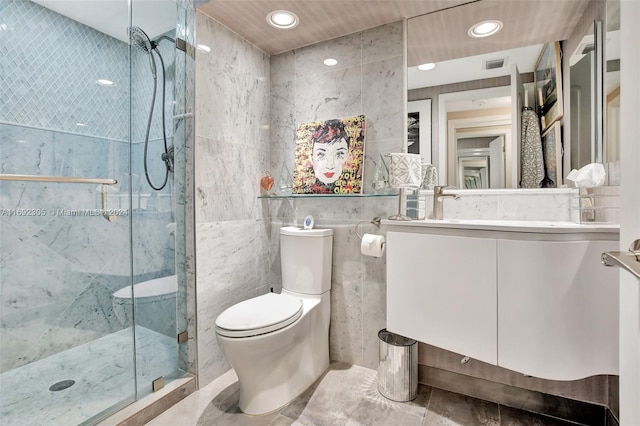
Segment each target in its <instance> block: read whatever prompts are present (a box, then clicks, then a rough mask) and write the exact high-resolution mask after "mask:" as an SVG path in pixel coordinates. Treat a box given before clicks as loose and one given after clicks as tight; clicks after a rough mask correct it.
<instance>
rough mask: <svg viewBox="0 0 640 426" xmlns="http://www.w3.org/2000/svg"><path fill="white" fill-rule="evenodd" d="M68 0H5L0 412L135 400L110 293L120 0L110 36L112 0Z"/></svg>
mask: <svg viewBox="0 0 640 426" xmlns="http://www.w3.org/2000/svg"><path fill="white" fill-rule="evenodd" d="M40 3H42V4H40ZM63 3H66V4H67V5H69V4H71V6H72V7H71V8H69V9H63V8H57V7H58V6H60V5H61V4H63ZM74 3H75V5H76V6H77V3H76V2H45V1H38V2H32V1H10V0H0V58H1V59H0V61H2V64H1V65H2V67H1V68H2V69H3V73H2V75H1V76H0V79H1V81H0V99H1V103H2V104H1V105H0V164H1V166H0V173H1V175H2V180H0V324H1V325H0V424H7V425H8V424H47V425H72V424H81V423H85V422H86V423H94V422H95V421H97V419H99V418H101V417H104V416H105V415H107V414H109V413H111V412H113V411H115V410H117V409H118V408H119V407H121V406H124V405H126V404H128V403H130V402H131V401H133V400H134V399H135V398H136V388H135V357H134V339H133V336H134V329H133V326H132V323H131V322H130V318H132V317H133V315H132V313H131V311H127V309H129V310H131V309H132V308H131V307H128V308H127V307H125V309H121V308H123V307H122V306H120V305H117V304H115V303H114V294H115V293H117V292H118V291H121V290H122V289H125V291H127V289H130V288H131V284H132V274H131V270H132V261H131V237H130V233H131V223H130V219H131V216H130V211H131V209H130V194H131V185H130V180H131V179H130V177H131V171H130V163H131V161H130V155H131V154H130V143H129V142H130V141H129V102H130V101H129V99H130V90H129V87H130V85H129V79H130V77H129V44H128V36H127V33H126V28H127V27H128V26H129V15H130V13H129V6H128V5H127V4H126V2H125V3H124V6H123V8H122V10H120V12H121V14H120V17H119V18H118V19H116V21H118V25H117V26H118V27H120V30H121V34H120V31H118V33H117V34H116V33H114V34H111V35H108V34H106V33H105V31H107V30H106V29H100V30H97V29H95V28H94V27H92V26H91V25H93V26H96V27H98V26H99V25H98V24H99V23H100V21H101V20H102V19H103V16H105V14H106V13H107V12H108V13H109V14H113V13H114V12H116V9H117V8H113V7H111V6H113V4H109V8H108V9H107V10H103V11H100V10H98V9H97V8H99V7H100V5H99V3H103V5H106V3H108V2H94V3H93V4H92V10H91V13H90V14H89V16H84V15H83V14H82V13H80V14H78V13H77V12H79V9H80V8H78V7H73V5H74ZM43 5H45V6H47V7H45V6H43ZM61 7H64V5H62V6H61ZM52 8H55V10H54V9H52ZM96 18H97V19H96ZM34 177H35V178H34ZM34 179H40V180H34ZM92 179H99V180H92ZM105 208H106V209H107V211H106V212H105ZM105 213H106V214H105Z"/></svg>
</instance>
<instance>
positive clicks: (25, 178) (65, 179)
mask: <svg viewBox="0 0 640 426" xmlns="http://www.w3.org/2000/svg"><path fill="white" fill-rule="evenodd" d="M0 180H7V181H19V182H53V183H93V184H98V185H102V188H101V193H102V194H101V195H102V197H101V198H102V209H101V210H102V216H103V217H104V218H105V219H107V220H108V221H109V222H115V220H116V215H113V214H109V212H108V210H107V185H115V184H117V183H118V181H117V180H116V179H100V178H79V177H69V176H39V175H12V174H0Z"/></svg>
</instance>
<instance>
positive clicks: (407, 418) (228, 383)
mask: <svg viewBox="0 0 640 426" xmlns="http://www.w3.org/2000/svg"><path fill="white" fill-rule="evenodd" d="M238 389H239V386H238V382H237V376H236V375H235V373H234V372H233V371H230V372H228V373H226V374H224V375H223V376H222V377H220V378H219V379H217V380H216V381H214V382H213V383H211V384H210V385H208V386H206V387H204V388H203V389H201V390H200V391H197V392H195V393H193V394H191V395H190V396H188V397H187V398H185V399H184V400H183V401H181V402H180V403H178V404H177V405H175V406H173V407H172V408H170V409H169V410H168V411H166V412H164V413H163V414H161V415H160V416H158V417H156V418H155V419H154V420H152V421H151V422H149V423H147V425H149V426H206V425H216V426H218V425H247V426H262V425H264V426H288V425H318V426H321V425H327V426H329V425H330V426H336V425H354V426H355V425H367V426H369V425H381V426H412V425H416V426H426V425H513V426H515V425H536V426H546V425H575V423H570V422H566V421H563V420H558V419H552V418H548V417H544V416H541V415H536V414H533V413H528V412H525V411H521V410H516V409H513V408H509V407H505V406H503V405H499V404H495V403H491V402H486V401H482V400H479V399H475V398H471V397H467V396H464V395H460V394H456V393H452V392H447V391H444V390H441V389H437V388H432V387H429V386H422V385H421V386H420V388H419V391H418V397H417V398H416V399H415V400H413V401H411V402H405V403H400V402H394V401H390V400H388V399H386V398H384V397H383V396H382V395H380V393H379V392H378V390H377V382H376V371H374V370H370V369H367V368H363V367H359V366H354V365H349V364H345V363H332V364H331V366H330V367H329V370H327V372H326V373H325V374H324V375H323V376H322V377H321V378H320V379H319V380H318V381H317V382H316V383H315V384H314V385H313V386H311V388H309V389H308V390H307V391H306V392H304V393H303V394H302V395H300V396H299V397H298V398H297V399H295V400H294V401H292V402H291V403H290V404H288V405H286V406H285V407H283V408H282V409H280V410H278V411H277V412H274V413H270V414H266V415H263V416H248V415H246V414H243V413H241V412H240V410H239V409H238Z"/></svg>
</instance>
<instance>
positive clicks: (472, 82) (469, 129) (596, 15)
mask: <svg viewBox="0 0 640 426" xmlns="http://www.w3.org/2000/svg"><path fill="white" fill-rule="evenodd" d="M617 1H619V0H617ZM604 4H605V3H603V2H601V1H597V0H583V1H572V2H543V3H537V2H534V1H522V2H508V3H505V2H493V1H476V2H471V3H467V4H464V5H461V6H458V7H454V8H450V9H446V10H442V11H438V12H434V13H431V14H428V15H423V16H419V17H415V18H411V19H409V20H408V22H407V32H408V38H407V48H408V52H407V65H408V70H407V81H408V101H409V109H410V110H411V108H412V104H414V103H415V102H417V101H423V100H429V101H430V107H431V120H430V125H431V132H430V134H431V140H430V143H431V150H430V152H429V153H428V154H427V153H426V152H425V151H427V150H428V148H426V147H425V144H424V143H422V144H421V147H420V153H421V154H423V158H424V161H425V162H428V163H431V164H433V165H435V166H436V167H437V170H438V174H439V183H440V184H447V185H454V186H456V187H458V188H469V189H475V188H484V189H490V188H518V187H531V186H525V185H522V183H523V182H524V180H523V164H526V165H525V166H524V169H525V174H526V175H527V176H528V173H529V171H530V170H529V169H528V167H529V168H530V166H529V163H528V161H530V158H529V154H528V152H527V150H526V149H525V151H522V147H523V143H524V144H525V148H526V147H527V143H529V142H528V139H526V138H527V137H528V136H527V134H528V132H527V129H528V128H529V127H528V123H531V114H533V116H534V117H537V116H538V112H539V108H540V105H539V104H543V108H544V107H547V108H549V107H550V106H552V105H553V101H554V100H555V99H556V98H557V99H560V101H559V102H561V103H560V104H559V105H556V106H555V107H556V108H558V107H559V111H560V113H559V114H557V113H554V114H552V116H553V117H555V119H554V121H555V124H554V125H553V126H551V125H550V124H552V123H547V125H546V126H545V127H547V129H546V130H545V129H544V128H543V129H541V131H540V138H541V143H543V144H544V143H545V141H551V142H553V143H554V144H557V146H556V147H554V148H553V149H552V151H553V152H552V155H551V156H550V157H548V158H547V155H546V153H545V152H543V153H542V158H538V156H537V154H536V155H535V156H534V160H535V161H538V159H539V160H540V161H542V167H543V168H544V169H545V171H544V172H543V173H546V168H549V167H551V166H553V167H555V168H556V169H555V170H554V175H555V174H557V177H556V178H555V182H551V181H549V179H548V177H547V176H544V175H543V177H544V180H545V183H544V184H542V183H541V187H558V186H562V185H563V184H564V183H565V182H564V179H563V178H564V176H566V175H567V173H568V172H569V171H570V170H571V168H578V167H579V166H580V162H581V161H582V160H580V161H579V160H575V161H574V156H577V157H576V158H578V157H580V155H581V152H582V151H585V152H586V151H587V150H588V151H589V161H587V162H593V160H591V158H595V159H596V160H597V161H606V159H605V158H603V157H602V156H608V157H609V158H610V160H609V161H611V159H613V158H614V156H615V155H616V154H615V152H616V150H615V148H611V150H610V151H607V150H605V149H604V148H602V150H603V153H602V156H601V157H600V158H596V157H592V151H594V150H596V145H597V144H600V145H602V139H600V140H599V141H598V139H597V138H595V136H594V138H595V139H591V132H592V130H591V127H589V136H590V138H589V139H588V140H586V141H585V138H584V137H583V136H584V133H583V134H581V135H580V136H579V137H578V136H576V137H577V138H579V140H580V141H581V142H584V143H585V144H586V147H585V148H583V147H582V145H579V144H577V142H576V143H575V144H576V145H577V147H576V152H575V153H574V152H573V151H572V146H573V144H572V142H573V135H572V131H571V128H569V126H573V125H574V124H575V123H574V119H573V112H575V109H574V110H573V111H572V108H571V105H570V102H572V101H573V100H572V99H571V97H570V95H569V88H573V77H571V79H570V77H569V57H568V54H567V53H566V49H567V48H570V49H571V51H572V52H573V51H575V50H576V49H577V48H578V45H579V44H580V43H582V42H583V39H585V37H586V39H585V40H588V39H589V33H590V34H591V39H592V40H593V39H594V29H593V28H594V24H593V23H594V20H598V21H604ZM607 7H608V6H607ZM489 20H495V21H499V22H500V23H501V24H502V28H501V30H500V31H499V32H497V33H496V34H494V35H491V36H488V37H480V38H473V37H471V36H470V32H471V30H470V29H471V28H472V27H473V25H474V24H477V23H481V22H483V21H489ZM607 31H609V28H608V27H607ZM557 41H559V42H561V43H559V44H556V43H554V42H557ZM554 45H557V46H561V47H562V53H560V52H558V55H559V56H558V63H557V67H558V69H557V72H558V74H555V71H556V69H553V70H552V71H553V72H547V73H546V74H549V75H552V74H553V76H554V79H553V84H551V83H550V80H549V79H548V78H547V79H546V80H544V81H542V82H541V81H537V82H536V76H538V79H540V75H544V73H543V74H541V73H540V68H541V67H542V65H541V61H543V60H546V58H543V55H542V53H543V51H545V50H546V51H547V52H551V53H554V51H553V48H554ZM594 48H595V46H594V43H592V44H591V45H590V46H585V47H584V50H585V55H586V54H587V53H588V52H587V51H588V50H589V49H594ZM560 55H562V56H563V57H562V58H561V59H560ZM547 56H549V55H547ZM585 62H586V61H585ZM424 64H435V67H431V69H429V70H420V69H419V66H420V65H424ZM618 64H619V61H618ZM555 65H556V64H555V63H554V64H553V66H554V67H555ZM589 67H590V72H589V73H588V76H586V78H587V79H588V81H587V82H584V83H582V84H585V85H587V86H589V87H592V86H594V85H595V84H596V81H595V79H596V75H595V67H596V64H595V62H591V64H590V65H589ZM426 68H429V67H426ZM537 68H538V72H536V69H537ZM618 69H619V66H618ZM556 75H557V76H558V78H557V79H556V78H555V76H556ZM601 84H602V83H601ZM608 85H609V84H608V83H606V86H607V87H608ZM556 87H557V88H558V90H560V91H561V92H560V93H559V94H556V93H554V92H553V91H554V90H555V89H556ZM543 88H544V89H545V90H546V91H547V92H546V93H545V95H544V100H543V102H539V99H540V97H541V96H542V95H541V93H542V89H543ZM595 90H596V89H594V91H595ZM605 91H606V92H607V93H609V90H608V89H607V90H605ZM562 95H564V96H562ZM582 96H583V100H584V99H585V98H586V97H587V95H586V94H584V93H583V95H582ZM588 96H589V104H588V106H587V107H586V110H588V111H589V114H590V115H591V114H593V115H592V116H593V118H592V123H591V124H589V126H591V125H592V124H594V123H596V122H599V123H604V121H605V118H603V116H604V117H606V116H607V110H608V109H611V111H612V112H611V114H610V117H609V118H608V119H607V120H609V121H614V120H615V119H616V118H615V117H616V109H615V108H616V102H618V104H619V98H618V101H616V100H615V98H614V96H615V93H614V94H613V95H607V96H609V97H611V101H607V102H608V103H607V105H606V108H604V109H603V111H604V112H603V113H598V112H597V110H595V106H594V105H595V102H596V100H594V99H592V98H591V97H590V96H591V94H589V95H588ZM562 98H564V99H563V100H562ZM607 99H608V97H607ZM549 100H550V101H549ZM603 102H604V101H603ZM609 104H610V105H609ZM563 106H564V108H563ZM576 109H577V108H576ZM586 110H585V109H583V111H582V112H585V111H586ZM525 111H530V112H527V113H525ZM576 121H578V119H576ZM582 124H583V125H584V124H585V123H582ZM543 125H544V124H543ZM523 126H524V129H525V140H523ZM561 129H562V130H561ZM565 129H566V130H565ZM424 131H425V129H424V128H421V129H420V132H421V134H422V133H424ZM593 132H596V130H593ZM602 132H603V133H605V134H606V133H607V130H606V128H602ZM614 133H615V132H614ZM557 135H563V137H564V139H566V140H563V141H560V140H557V139H558V137H557ZM576 140H578V139H576ZM563 146H564V150H563V149H562V148H563ZM556 148H557V149H556ZM552 160H553V162H554V164H553V165H551V161H552ZM545 162H546V163H545ZM547 163H549V164H547ZM535 164H536V165H535V167H534V168H540V167H541V166H540V163H535ZM585 164H586V163H585Z"/></svg>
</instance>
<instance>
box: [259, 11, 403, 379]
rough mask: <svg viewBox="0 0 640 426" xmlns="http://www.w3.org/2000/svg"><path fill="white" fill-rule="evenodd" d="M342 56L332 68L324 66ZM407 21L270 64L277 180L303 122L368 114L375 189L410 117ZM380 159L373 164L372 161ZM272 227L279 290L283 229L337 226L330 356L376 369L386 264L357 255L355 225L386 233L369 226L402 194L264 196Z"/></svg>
mask: <svg viewBox="0 0 640 426" xmlns="http://www.w3.org/2000/svg"><path fill="white" fill-rule="evenodd" d="M328 56H331V57H333V58H335V59H337V60H338V65H337V66H335V67H333V68H328V67H326V66H325V65H324V64H323V63H322V61H323V60H324V59H325V58H326V57H328ZM403 61H404V41H403V23H402V22H396V23H393V24H389V25H383V26H380V27H377V28H373V29H370V30H367V31H362V32H358V33H354V34H351V35H347V36H344V37H340V38H337V39H334V40H330V41H327V42H324V43H318V44H316V45H312V46H308V47H304V48H301V49H296V50H294V51H291V52H286V53H283V54H281V55H275V56H273V57H272V58H271V147H272V149H271V157H270V170H271V172H272V174H273V175H274V177H275V178H276V181H278V179H279V177H280V176H279V173H280V171H281V170H282V168H283V165H284V166H285V167H286V168H287V169H288V170H293V158H294V150H295V130H296V126H297V125H298V124H300V123H305V122H309V121H315V120H325V119H331V118H340V117H346V116H351V115H358V114H364V115H365V116H366V117H367V134H366V141H365V154H366V157H365V169H364V185H363V187H364V192H365V193H370V192H373V191H371V189H370V188H371V181H372V178H373V174H374V170H375V167H374V162H373V161H376V160H377V159H378V158H379V156H380V154H381V153H382V154H383V153H387V152H399V151H401V150H402V144H403V138H402V135H403V133H404V127H405V121H406V120H405V119H404V96H403V92H404V87H405V84H404V79H405V71H404V67H403ZM372 160H373V161H372ZM261 202H262V204H263V206H264V209H266V210H267V209H268V211H269V217H270V218H271V223H269V225H268V228H269V229H268V236H269V244H270V247H271V250H270V251H271V254H270V260H269V265H270V274H271V278H270V282H271V284H270V286H272V287H274V289H275V291H279V290H280V288H281V280H280V255H279V235H278V232H279V229H280V227H281V226H283V225H290V224H296V225H301V223H302V220H303V219H304V217H305V216H307V215H309V214H310V215H313V216H314V218H315V221H316V226H319V227H327V228H332V229H334V243H333V250H334V251H333V270H332V294H331V303H332V306H331V328H330V357H331V359H332V360H337V361H344V362H349V363H353V364H357V365H362V366H365V367H369V368H377V364H378V339H377V332H378V331H379V330H380V329H382V328H384V327H385V325H386V320H385V318H386V309H385V303H386V297H385V295H386V284H385V282H386V280H385V274H386V268H385V260H384V257H383V258H368V257H363V256H362V255H361V254H360V240H359V238H358V237H357V236H356V233H355V226H356V224H358V222H359V221H366V223H364V224H363V225H362V226H361V228H362V232H375V233H382V232H384V230H383V229H376V228H375V227H374V226H373V225H371V224H370V223H368V222H369V221H370V220H371V219H373V218H374V217H375V216H381V217H387V216H389V215H390V214H392V213H393V212H394V211H396V209H397V197H395V196H393V197H376V198H344V197H343V198H322V199H313V198H302V199H295V200H263V201H261Z"/></svg>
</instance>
